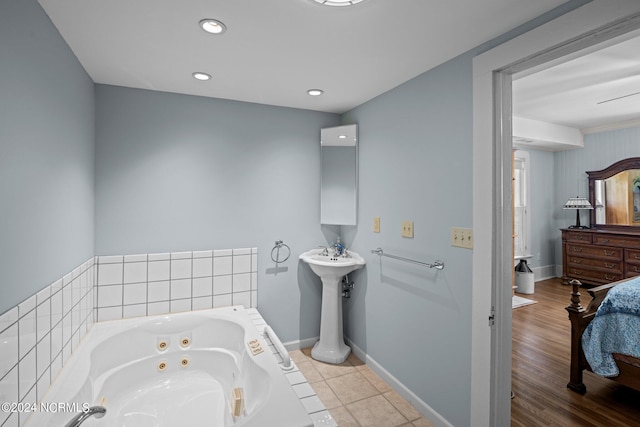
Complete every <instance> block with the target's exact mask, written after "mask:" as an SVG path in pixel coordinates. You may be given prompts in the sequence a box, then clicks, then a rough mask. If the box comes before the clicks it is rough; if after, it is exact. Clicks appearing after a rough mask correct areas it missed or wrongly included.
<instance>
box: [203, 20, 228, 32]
mask: <svg viewBox="0 0 640 427" xmlns="http://www.w3.org/2000/svg"><path fill="white" fill-rule="evenodd" d="M200 27H202V29H203V30H205V31H206V32H207V33H211V34H222V33H224V32H225V31H227V26H226V25H224V24H223V23H222V22H221V21H218V20H217V19H209V18H208V19H203V20H202V21H200Z"/></svg>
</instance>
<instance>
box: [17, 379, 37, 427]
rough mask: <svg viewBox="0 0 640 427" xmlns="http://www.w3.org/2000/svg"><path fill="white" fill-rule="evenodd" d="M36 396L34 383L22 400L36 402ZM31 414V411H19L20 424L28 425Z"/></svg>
mask: <svg viewBox="0 0 640 427" xmlns="http://www.w3.org/2000/svg"><path fill="white" fill-rule="evenodd" d="M36 396H37V394H36V387H35V384H34V385H33V387H32V388H31V389H30V390H29V391H28V392H27V394H26V395H25V396H24V398H23V399H22V400H23V402H27V403H34V402H35V401H36ZM30 416H31V412H18V420H19V421H20V426H25V425H27V419H29V417H30Z"/></svg>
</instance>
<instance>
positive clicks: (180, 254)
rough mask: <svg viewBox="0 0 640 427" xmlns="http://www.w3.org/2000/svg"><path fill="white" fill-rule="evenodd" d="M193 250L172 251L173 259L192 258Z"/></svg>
mask: <svg viewBox="0 0 640 427" xmlns="http://www.w3.org/2000/svg"><path fill="white" fill-rule="evenodd" d="M191 257H192V252H171V259H187V258H189V259H191Z"/></svg>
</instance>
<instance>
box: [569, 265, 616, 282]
mask: <svg viewBox="0 0 640 427" xmlns="http://www.w3.org/2000/svg"><path fill="white" fill-rule="evenodd" d="M568 270H569V272H568V275H569V276H571V277H573V278H577V279H585V280H587V281H588V280H594V281H597V282H604V283H608V282H615V281H616V280H620V279H622V278H624V275H623V274H622V273H615V272H604V271H600V270H590V269H588V268H580V267H573V266H569V267H568Z"/></svg>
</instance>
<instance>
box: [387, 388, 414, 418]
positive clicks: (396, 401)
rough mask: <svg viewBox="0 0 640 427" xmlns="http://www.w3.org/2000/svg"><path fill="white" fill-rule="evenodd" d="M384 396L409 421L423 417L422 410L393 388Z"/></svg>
mask: <svg viewBox="0 0 640 427" xmlns="http://www.w3.org/2000/svg"><path fill="white" fill-rule="evenodd" d="M383 396H384V397H385V398H386V399H387V400H388V401H389V402H391V404H392V405H393V406H395V407H396V409H397V410H398V411H400V413H401V414H402V415H404V416H405V417H406V418H407V419H408V420H409V421H413V420H415V419H418V418H421V417H422V415H421V414H420V412H418V411H416V409H415V408H414V407H413V406H411V404H410V403H409V402H407V401H406V400H405V399H404V398H403V397H402V396H400V395H399V394H398V393H397V392H396V391H395V390H391V391H389V392H386V393H384V394H383Z"/></svg>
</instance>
